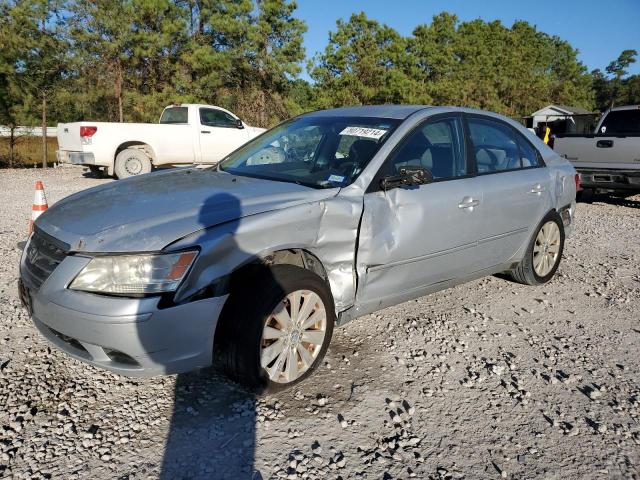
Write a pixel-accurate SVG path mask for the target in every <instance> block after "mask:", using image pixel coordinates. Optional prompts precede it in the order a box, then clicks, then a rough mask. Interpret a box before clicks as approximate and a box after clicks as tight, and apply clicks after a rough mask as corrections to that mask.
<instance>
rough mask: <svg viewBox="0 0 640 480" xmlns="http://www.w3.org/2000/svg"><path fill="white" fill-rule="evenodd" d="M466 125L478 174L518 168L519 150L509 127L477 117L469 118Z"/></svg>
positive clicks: (513, 133)
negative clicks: (467, 125)
mask: <svg viewBox="0 0 640 480" xmlns="http://www.w3.org/2000/svg"><path fill="white" fill-rule="evenodd" d="M468 124H469V134H470V135H471V142H472V143H473V149H474V151H473V153H474V156H475V159H476V165H477V168H478V173H492V172H501V171H505V170H514V169H518V168H520V165H521V163H520V149H519V147H518V142H517V141H516V135H515V132H514V131H513V130H512V129H511V128H510V127H508V126H507V125H504V124H502V123H499V122H495V121H493V120H489V119H485V118H478V117H471V118H469V120H468Z"/></svg>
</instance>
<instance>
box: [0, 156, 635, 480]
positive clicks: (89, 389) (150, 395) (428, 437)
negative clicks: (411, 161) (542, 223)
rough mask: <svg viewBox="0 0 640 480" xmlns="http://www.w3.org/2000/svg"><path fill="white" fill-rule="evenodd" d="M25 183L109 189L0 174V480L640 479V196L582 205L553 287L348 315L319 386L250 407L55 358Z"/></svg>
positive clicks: (229, 394) (233, 396) (210, 391)
mask: <svg viewBox="0 0 640 480" xmlns="http://www.w3.org/2000/svg"><path fill="white" fill-rule="evenodd" d="M36 179H41V180H43V181H44V184H45V189H46V194H47V197H48V200H49V204H52V203H54V202H55V201H57V200H59V199H61V198H63V197H65V196H67V195H69V194H71V193H74V192H76V191H79V190H82V189H85V188H90V187H92V186H96V185H98V184H101V183H104V182H109V181H112V180H109V179H97V178H91V177H87V176H84V175H83V173H82V170H81V169H78V168H61V169H49V170H48V171H46V172H43V171H42V170H32V169H29V170H2V171H0V254H1V256H2V259H3V261H2V262H1V263H0V478H92V479H95V478H122V479H135V478H163V479H170V478H171V479H173V478H209V479H218V478H225V479H226V478H228V479H258V478H263V479H267V478H291V479H294V478H309V479H313V478H332V479H333V478H344V479H347V478H371V479H373V478H375V479H379V478H385V479H392V478H403V479H406V478H414V477H415V478H433V479H446V478H549V479H550V478H558V479H560V478H562V479H584V478H640V374H639V373H638V372H639V371H640V266H639V265H640V196H637V197H632V198H629V199H626V200H620V199H614V198H609V197H605V196H598V197H596V198H594V201H593V203H591V204H586V203H580V204H578V208H577V216H576V230H575V233H574V236H573V237H572V238H570V239H569V240H568V242H567V245H566V248H565V254H564V258H563V260H562V263H561V264H560V268H559V270H558V274H557V276H556V278H555V279H554V280H553V281H552V282H551V283H550V284H547V285H544V286H541V287H525V286H522V285H518V284H516V283H512V282H510V281H508V280H506V279H503V278H497V277H490V278H486V279H482V280H479V281H475V282H472V283H469V284H466V285H462V286H459V287H456V288H454V289H451V290H447V291H444V292H440V293H436V294H433V295H430V296H427V297H423V298H420V299H418V300H416V301H412V302H408V303H404V304H401V305H398V306H396V307H392V308H388V309H386V310H383V311H381V312H377V313H376V314H373V315H369V316H366V317H363V318H360V319H358V320H356V321H354V322H352V323H350V324H348V325H347V326H346V327H345V328H342V329H338V330H336V332H335V333H334V338H333V341H332V344H331V347H330V349H329V352H328V354H327V357H326V359H325V361H324V364H323V365H322V367H321V368H320V369H319V370H318V371H317V372H316V373H315V375H313V376H312V377H310V378H309V379H308V380H307V381H305V382H304V383H302V384H299V385H298V386H296V387H294V388H293V389H292V390H290V391H286V392H284V393H281V394H278V395H277V396H269V397H264V398H255V397H254V396H252V395H251V394H249V393H247V392H245V391H243V390H241V389H240V388H238V387H236V386H235V385H233V384H231V383H229V382H227V381H226V380H224V378H222V377H221V376H219V375H218V374H217V373H216V372H215V371H214V370H203V371H200V372H194V373H190V374H184V375H178V376H172V377H156V378H150V379H131V378H126V377H122V376H118V375H115V374H111V373H109V372H105V371H102V370H98V369H96V368H93V367H91V366H87V365H84V364H81V363H79V362H77V361H76V360H73V359H71V358H69V357H67V356H66V355H64V354H62V353H59V352H58V351H56V350H53V349H52V348H51V347H50V346H49V345H47V343H46V342H45V341H44V340H43V339H42V338H41V337H40V336H39V334H38V333H37V332H36V330H35V328H34V327H33V325H32V324H31V321H30V319H29V317H28V316H27V314H26V312H25V311H24V309H23V308H22V307H21V306H20V302H19V300H18V292H17V286H16V282H17V277H18V269H17V265H18V261H19V258H20V249H19V248H18V247H17V244H18V242H20V241H24V240H25V238H26V236H27V228H28V221H29V216H30V208H31V203H32V201H33V188H34V183H35V180H36ZM131 201H132V202H134V201H135V199H131ZM122 208H123V209H126V208H127V205H122ZM176 321H177V322H179V321H180V319H176Z"/></svg>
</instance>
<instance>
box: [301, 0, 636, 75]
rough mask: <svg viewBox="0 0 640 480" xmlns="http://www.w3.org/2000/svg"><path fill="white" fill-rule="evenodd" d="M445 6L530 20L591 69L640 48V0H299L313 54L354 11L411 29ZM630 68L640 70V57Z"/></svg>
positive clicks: (473, 14)
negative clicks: (568, 45)
mask: <svg viewBox="0 0 640 480" xmlns="http://www.w3.org/2000/svg"><path fill="white" fill-rule="evenodd" d="M445 10H446V11H448V12H450V13H455V14H456V15H457V16H458V18H459V19H460V20H463V21H464V20H473V19H475V18H482V19H483V20H489V21H491V20H496V19H499V20H501V21H502V22H503V23H504V24H505V25H507V26H511V25H512V24H513V22H514V20H526V21H528V22H529V23H531V24H533V25H536V26H537V27H538V30H541V31H543V32H546V33H549V34H552V35H558V36H559V37H561V38H563V39H565V40H567V41H568V42H569V43H571V45H572V46H573V47H574V48H577V49H578V50H579V59H580V60H581V61H582V62H583V63H584V64H585V65H586V66H587V67H588V68H589V70H592V69H594V68H600V69H602V70H604V68H605V67H606V66H607V65H608V64H609V62H610V61H612V60H614V59H616V58H617V57H618V55H619V54H620V52H622V50H625V49H629V48H632V49H635V50H638V51H640V0H600V1H596V0H553V1H552V0H298V10H297V13H296V16H297V17H299V18H301V19H303V20H305V21H306V22H307V26H308V31H307V33H306V35H305V47H306V49H307V56H308V57H309V58H310V57H311V56H312V55H313V54H314V53H316V52H317V51H321V50H323V49H324V47H325V46H326V44H327V42H328V39H329V31H330V30H335V25H336V20H337V19H338V18H343V19H348V18H349V16H350V15H351V13H354V12H360V11H364V12H365V13H366V14H367V16H368V17H369V18H373V19H375V20H378V21H379V22H381V23H386V24H387V25H389V26H390V27H393V28H394V29H396V30H397V31H398V32H400V33H401V34H402V35H410V34H411V32H412V30H413V29H414V27H415V26H416V25H419V24H421V23H430V22H431V18H432V17H433V15H435V14H437V13H439V12H441V11H445ZM629 71H630V73H640V59H638V61H637V62H636V63H635V64H633V65H632V66H631V68H630V69H629ZM305 76H306V75H305Z"/></svg>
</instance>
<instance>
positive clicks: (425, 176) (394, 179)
mask: <svg viewBox="0 0 640 480" xmlns="http://www.w3.org/2000/svg"><path fill="white" fill-rule="evenodd" d="M431 182H433V174H432V173H431V172H430V171H429V170H427V169H426V168H424V167H416V166H413V165H411V166H407V167H402V168H400V170H399V173H398V175H390V176H388V177H385V178H383V179H382V181H381V182H380V186H381V187H382V189H383V190H390V189H392V188H396V187H401V186H408V187H413V186H417V185H424V184H426V183H431Z"/></svg>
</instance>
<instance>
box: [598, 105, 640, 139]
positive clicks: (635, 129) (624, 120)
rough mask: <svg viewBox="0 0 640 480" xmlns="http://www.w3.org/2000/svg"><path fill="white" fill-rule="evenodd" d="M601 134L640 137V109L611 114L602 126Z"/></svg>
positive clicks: (618, 111) (617, 111)
mask: <svg viewBox="0 0 640 480" xmlns="http://www.w3.org/2000/svg"><path fill="white" fill-rule="evenodd" d="M599 133H604V134H607V135H610V134H627V135H632V134H635V135H640V109H635V110H616V111H613V112H609V114H608V115H607V116H606V117H605V118H604V121H603V122H602V125H600V132H599Z"/></svg>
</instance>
